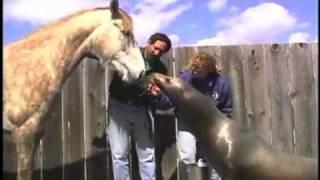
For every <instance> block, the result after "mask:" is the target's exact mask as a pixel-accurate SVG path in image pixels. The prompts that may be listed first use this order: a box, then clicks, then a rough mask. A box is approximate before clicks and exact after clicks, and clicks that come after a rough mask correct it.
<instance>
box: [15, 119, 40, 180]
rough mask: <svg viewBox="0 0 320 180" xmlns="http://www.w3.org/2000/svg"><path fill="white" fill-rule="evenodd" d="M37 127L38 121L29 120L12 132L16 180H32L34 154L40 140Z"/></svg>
mask: <svg viewBox="0 0 320 180" xmlns="http://www.w3.org/2000/svg"><path fill="white" fill-rule="evenodd" d="M38 125H39V124H38V119H37V120H35V119H33V120H31V119H30V121H27V122H26V123H25V124H23V125H22V126H21V127H19V128H17V129H15V131H14V132H13V136H14V139H15V143H16V150H17V180H32V172H33V165H34V164H33V163H34V153H35V150H36V149H37V147H38V144H39V142H40V138H41V136H40V133H39V132H40V128H39V126H38Z"/></svg>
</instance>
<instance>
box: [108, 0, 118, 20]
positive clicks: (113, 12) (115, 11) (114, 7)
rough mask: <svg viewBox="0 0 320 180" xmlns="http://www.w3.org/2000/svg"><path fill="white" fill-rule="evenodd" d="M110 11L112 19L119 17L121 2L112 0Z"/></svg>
mask: <svg viewBox="0 0 320 180" xmlns="http://www.w3.org/2000/svg"><path fill="white" fill-rule="evenodd" d="M110 11H111V16H112V18H117V17H119V14H120V12H119V1H118V0H111V1H110Z"/></svg>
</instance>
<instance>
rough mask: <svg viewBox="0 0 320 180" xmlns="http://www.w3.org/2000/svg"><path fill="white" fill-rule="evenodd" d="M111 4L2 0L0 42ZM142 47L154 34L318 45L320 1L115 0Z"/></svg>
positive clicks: (188, 41)
mask: <svg viewBox="0 0 320 180" xmlns="http://www.w3.org/2000/svg"><path fill="white" fill-rule="evenodd" d="M108 5H109V0H54V1H52V0H4V1H3V20H4V21H3V36H4V38H3V44H4V45H6V44H8V43H10V42H13V41H15V40H18V39H21V38H23V37H24V36H26V35H28V34H30V33H31V32H33V31H35V30H36V29H37V28H39V27H40V26H42V25H44V24H46V23H48V22H50V21H53V20H55V19H58V18H61V17H63V16H65V15H68V14H71V13H73V12H75V11H77V10H80V9H86V8H90V7H97V6H108ZM119 6H120V7H121V8H122V9H124V10H125V11H127V12H128V13H129V14H130V15H131V16H132V18H133V21H134V34H135V37H136V39H137V41H138V44H139V45H140V46H144V45H145V43H146V41H147V38H148V37H149V36H150V35H151V34H153V33H155V32H163V33H165V34H167V35H168V36H169V37H170V39H171V40H172V42H173V46H175V47H177V46H201V45H209V46H210V45H239V44H264V43H294V42H318V21H319V20H318V14H317V13H318V0H269V1H266V0H119Z"/></svg>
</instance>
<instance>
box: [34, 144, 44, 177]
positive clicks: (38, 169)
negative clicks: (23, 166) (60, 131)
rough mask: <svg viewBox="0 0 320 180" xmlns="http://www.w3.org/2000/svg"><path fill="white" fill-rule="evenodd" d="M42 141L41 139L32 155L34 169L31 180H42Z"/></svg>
mask: <svg viewBox="0 0 320 180" xmlns="http://www.w3.org/2000/svg"><path fill="white" fill-rule="evenodd" d="M42 153H43V140H42V139H41V140H40V142H39V145H38V147H37V149H36V151H35V154H34V169H33V174H32V180H43V174H42V170H43V169H42V165H43V159H42V158H43V156H42Z"/></svg>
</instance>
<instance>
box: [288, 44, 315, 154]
mask: <svg viewBox="0 0 320 180" xmlns="http://www.w3.org/2000/svg"><path fill="white" fill-rule="evenodd" d="M290 55H291V56H290V59H289V60H290V64H291V68H292V81H291V82H290V83H291V85H292V89H291V91H290V98H291V102H292V105H293V116H294V129H295V139H296V144H295V145H296V153H297V154H301V155H305V156H311V154H312V150H311V149H312V148H311V141H310V139H311V137H312V129H313V128H312V118H313V117H312V114H313V113H314V112H315V110H314V108H315V107H316V104H315V101H314V99H315V92H314V90H315V82H314V78H313V67H312V62H311V53H310V52H309V45H308V44H305V43H296V44H291V45H290Z"/></svg>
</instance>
